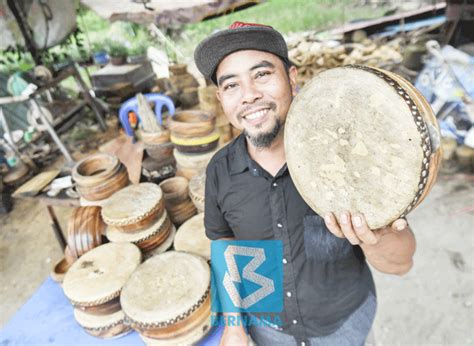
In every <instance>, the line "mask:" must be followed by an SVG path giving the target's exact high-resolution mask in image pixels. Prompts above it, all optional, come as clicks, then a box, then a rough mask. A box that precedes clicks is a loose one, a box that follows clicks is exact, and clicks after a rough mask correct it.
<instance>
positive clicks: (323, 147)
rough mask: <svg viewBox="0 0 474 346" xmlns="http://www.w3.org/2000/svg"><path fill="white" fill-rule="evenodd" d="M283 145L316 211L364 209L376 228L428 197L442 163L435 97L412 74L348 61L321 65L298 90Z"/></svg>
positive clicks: (299, 184) (298, 182) (297, 182)
mask: <svg viewBox="0 0 474 346" xmlns="http://www.w3.org/2000/svg"><path fill="white" fill-rule="evenodd" d="M285 153H286V159H287V164H288V168H289V171H290V174H291V177H292V179H293V181H294V183H295V186H296V188H297V189H298V191H299V192H300V194H301V196H302V197H303V199H304V200H305V201H306V203H308V205H309V206H310V207H311V208H312V209H313V210H314V211H315V212H317V213H318V214H319V215H322V216H324V215H326V214H327V213H329V212H334V213H335V214H336V217H337V218H338V217H339V215H340V213H341V212H343V211H349V212H353V213H355V212H360V213H362V214H363V215H364V216H365V218H366V221H367V224H368V226H369V227H370V228H371V229H377V228H380V227H383V226H386V225H389V224H391V223H392V222H393V221H395V220H396V219H398V218H401V217H404V216H406V215H407V214H408V213H409V212H410V211H411V210H413V208H415V207H416V206H417V205H418V204H419V203H420V202H421V201H422V200H423V199H424V198H425V197H426V195H427V194H428V192H429V191H430V189H431V187H432V185H433V183H434V181H435V179H436V175H437V171H438V168H439V161H440V155H441V151H440V135H439V128H438V124H437V122H436V118H435V116H434V114H433V112H432V110H431V108H430V106H429V104H428V103H427V101H426V100H425V99H424V97H423V96H422V95H421V94H420V93H419V92H418V90H416V89H415V88H414V87H413V86H412V85H411V84H410V83H409V82H408V81H406V80H404V79H403V78H401V77H400V76H398V75H396V74H394V73H392V72H388V71H383V70H381V69H375V68H369V67H365V66H346V67H338V68H334V69H330V70H326V71H324V72H321V73H320V74H318V75H317V76H316V77H315V78H313V80H311V81H310V82H309V83H307V84H306V85H305V86H304V88H303V89H301V91H300V92H299V93H298V95H297V96H296V97H295V99H294V100H293V102H292V105H291V107H290V111H289V113H288V116H287V120H286V124H285ZM338 221H339V220H338Z"/></svg>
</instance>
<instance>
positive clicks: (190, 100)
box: [169, 64, 199, 109]
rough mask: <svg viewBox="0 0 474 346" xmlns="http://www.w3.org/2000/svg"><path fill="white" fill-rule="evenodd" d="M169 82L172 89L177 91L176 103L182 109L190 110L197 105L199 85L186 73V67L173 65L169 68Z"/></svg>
mask: <svg viewBox="0 0 474 346" xmlns="http://www.w3.org/2000/svg"><path fill="white" fill-rule="evenodd" d="M169 72H170V81H171V84H172V85H173V88H174V89H175V90H177V92H178V95H177V98H178V101H179V104H180V105H181V107H182V108H184V109H186V108H191V107H193V106H195V105H197V104H198V103H199V97H198V90H197V88H198V86H199V83H198V81H197V80H196V78H194V77H193V75H191V74H190V73H188V71H187V65H185V64H175V65H170V66H169Z"/></svg>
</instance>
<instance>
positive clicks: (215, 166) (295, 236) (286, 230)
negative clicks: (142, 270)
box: [204, 135, 375, 341]
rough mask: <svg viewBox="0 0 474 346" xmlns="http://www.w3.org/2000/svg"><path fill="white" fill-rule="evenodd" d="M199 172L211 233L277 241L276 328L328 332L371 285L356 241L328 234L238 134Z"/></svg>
mask: <svg viewBox="0 0 474 346" xmlns="http://www.w3.org/2000/svg"><path fill="white" fill-rule="evenodd" d="M206 174H207V177H206V192H205V193H206V194H205V217H204V223H205V228H206V234H207V236H208V237H209V238H210V239H211V240H216V239H219V238H223V237H235V238H236V239H237V240H265V239H277V240H281V241H282V242H283V257H284V259H283V263H284V265H283V268H284V271H283V290H284V299H285V301H284V311H283V313H282V315H281V319H282V320H283V323H284V325H283V332H285V333H288V334H291V335H293V336H294V337H295V338H296V339H297V340H299V341H304V340H307V339H308V338H310V337H313V336H323V335H328V334H331V333H333V332H334V331H335V330H336V329H337V328H338V327H339V326H341V325H342V323H343V322H344V321H345V320H346V319H347V318H348V317H349V316H350V315H351V313H352V312H353V311H354V310H356V309H357V308H358V307H359V306H360V305H361V304H362V303H363V302H364V300H365V298H366V297H367V295H368V293H369V292H370V291H372V292H375V289H374V283H373V279H372V275H371V273H370V270H369V268H368V266H367V264H366V261H365V257H364V254H363V252H362V250H361V249H360V247H359V246H352V245H351V244H350V243H349V242H348V241H347V240H346V239H340V238H337V237H336V236H334V235H332V233H331V232H330V231H329V230H328V229H327V228H326V225H325V224H324V220H323V219H322V218H321V217H320V216H319V215H318V214H316V213H315V212H314V211H313V210H312V209H311V208H310V207H309V206H308V205H307V204H306V202H305V201H304V200H303V199H302V198H301V196H300V194H299V193H298V191H297V190H296V188H295V185H294V183H293V180H292V179H291V177H290V175H289V172H288V169H287V166H286V164H285V165H284V167H282V168H281V169H280V171H279V172H278V173H277V175H276V176H275V177H273V176H272V175H271V174H269V173H268V172H267V171H265V170H264V169H263V168H262V167H260V166H259V165H258V164H257V163H256V162H255V161H253V160H252V159H251V158H250V156H249V155H248V152H247V144H246V140H245V137H244V136H243V135H240V136H239V137H237V138H236V139H235V140H234V141H233V142H231V143H229V144H228V145H227V146H225V147H224V148H222V149H221V150H220V151H219V152H218V153H217V154H216V155H215V156H214V157H213V158H212V160H211V162H210V163H209V165H208V167H207V171H206Z"/></svg>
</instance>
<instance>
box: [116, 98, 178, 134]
mask: <svg viewBox="0 0 474 346" xmlns="http://www.w3.org/2000/svg"><path fill="white" fill-rule="evenodd" d="M144 96H145V98H146V99H147V100H148V101H149V102H150V101H153V102H155V115H156V119H157V120H158V122H159V123H160V125H161V124H162V122H163V119H162V117H161V112H162V110H163V106H166V108H168V111H169V113H170V115H173V114H174V112H175V107H174V103H173V101H172V100H171V99H170V98H169V97H168V96H165V95H162V94H153V93H151V94H144ZM129 112H134V113H135V114H136V115H137V119H138V121H140V115H139V114H138V102H137V97H133V98H131V99H129V100H127V101H125V102H124V103H123V104H122V106H121V107H120V110H119V119H120V123H121V124H122V127H123V128H124V130H125V133H126V134H127V136H130V137H133V129H132V127H131V126H130V121H129V119H128V113H129Z"/></svg>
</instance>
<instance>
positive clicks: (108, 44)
mask: <svg viewBox="0 0 474 346" xmlns="http://www.w3.org/2000/svg"><path fill="white" fill-rule="evenodd" d="M104 46H105V50H106V51H107V53H109V55H110V56H117V57H118V56H127V52H128V49H127V47H126V46H125V44H124V43H122V42H120V41H116V40H112V39H106V40H105V42H104Z"/></svg>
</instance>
